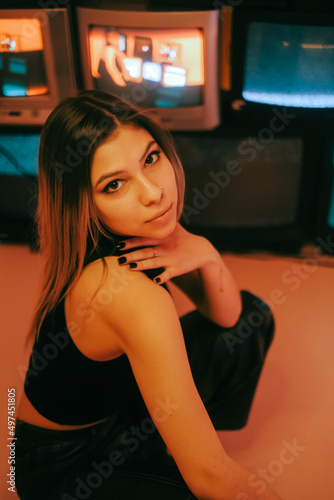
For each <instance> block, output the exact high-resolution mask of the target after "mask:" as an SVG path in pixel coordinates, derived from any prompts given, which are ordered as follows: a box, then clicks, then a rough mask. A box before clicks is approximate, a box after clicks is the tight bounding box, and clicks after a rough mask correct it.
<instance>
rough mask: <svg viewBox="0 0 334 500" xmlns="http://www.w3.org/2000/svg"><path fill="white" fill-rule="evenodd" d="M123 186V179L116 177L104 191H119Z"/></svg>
mask: <svg viewBox="0 0 334 500" xmlns="http://www.w3.org/2000/svg"><path fill="white" fill-rule="evenodd" d="M121 187H122V181H121V180H119V179H115V180H113V181H111V182H109V183H108V184H107V185H106V186H105V188H104V190H103V192H104V193H113V192H115V191H118V190H119V189H120V188H121Z"/></svg>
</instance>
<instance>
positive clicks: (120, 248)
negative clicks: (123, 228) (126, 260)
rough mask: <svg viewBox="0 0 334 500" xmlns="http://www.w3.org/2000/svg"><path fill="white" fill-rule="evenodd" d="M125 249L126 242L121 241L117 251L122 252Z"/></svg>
mask: <svg viewBox="0 0 334 500" xmlns="http://www.w3.org/2000/svg"><path fill="white" fill-rule="evenodd" d="M124 247H125V243H124V241H121V242H120V243H118V244H117V245H116V248H117V250H122V248H124Z"/></svg>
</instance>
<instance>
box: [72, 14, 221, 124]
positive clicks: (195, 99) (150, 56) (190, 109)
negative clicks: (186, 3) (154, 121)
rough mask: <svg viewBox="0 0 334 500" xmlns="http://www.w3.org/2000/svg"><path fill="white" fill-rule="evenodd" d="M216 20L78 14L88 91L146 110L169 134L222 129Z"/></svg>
mask: <svg viewBox="0 0 334 500" xmlns="http://www.w3.org/2000/svg"><path fill="white" fill-rule="evenodd" d="M218 18H219V12H218V11H215V10H213V11H202V12H147V11H141V12H132V11H128V12H124V11H113V10H99V9H94V8H92V9H88V8H78V9H77V22H78V31H79V44H80V51H81V59H82V71H83V81H84V87H85V88H86V89H99V90H104V91H107V92H110V93H112V94H115V95H118V96H121V97H123V98H124V99H126V100H128V101H130V102H132V103H134V104H137V105H139V106H144V107H147V108H149V109H150V110H152V111H155V113H156V114H157V115H158V116H159V117H160V119H161V121H162V123H163V124H164V125H165V126H166V127H167V128H169V129H171V130H209V129H213V128H215V127H217V126H218V125H219V115H220V113H219V103H218V101H219V99H218V97H219V89H218V86H219V82H218V68H217V65H218V26H219V23H218Z"/></svg>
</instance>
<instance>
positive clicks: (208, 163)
mask: <svg viewBox="0 0 334 500" xmlns="http://www.w3.org/2000/svg"><path fill="white" fill-rule="evenodd" d="M218 132H219V133H218ZM173 136H174V141H175V144H176V149H177V152H178V154H179V157H180V159H181V162H182V164H183V167H184V170H185V177H186V192H185V204H184V209H183V213H182V217H181V223H182V224H183V225H184V226H185V227H188V228H189V230H191V231H192V232H195V233H197V234H202V235H203V236H206V237H207V238H209V239H210V240H211V241H212V242H213V243H214V244H215V245H216V246H217V248H219V249H220V250H223V251H224V250H233V251H239V250H240V251H245V250H249V249H255V250H257V249H268V250H274V251H276V252H280V251H281V252H288V253H290V252H294V253H295V252H298V250H299V249H300V247H301V246H302V245H303V244H304V243H305V242H306V241H307V240H309V239H310V238H311V237H312V235H311V227H310V220H311V218H312V210H314V196H315V193H314V185H315V180H316V177H317V167H318V162H317V161H316V159H317V154H318V153H317V151H318V150H317V147H315V145H314V141H312V140H310V137H308V136H306V135H302V134H296V135H293V136H290V135H289V136H288V135H281V136H278V137H276V138H274V139H273V140H272V141H270V142H268V143H267V144H264V143H261V142H260V141H258V142H256V140H255V136H254V135H253V134H252V133H250V131H249V129H241V128H239V129H236V128H230V129H227V128H225V129H224V130H223V132H222V131H221V130H219V131H214V132H210V133H208V132H196V133H192V134H190V133H187V132H178V133H174V134H173Z"/></svg>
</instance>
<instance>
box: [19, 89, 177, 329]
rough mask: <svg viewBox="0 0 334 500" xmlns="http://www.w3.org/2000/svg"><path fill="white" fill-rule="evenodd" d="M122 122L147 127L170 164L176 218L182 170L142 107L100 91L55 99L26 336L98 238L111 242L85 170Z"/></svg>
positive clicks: (44, 146) (42, 153)
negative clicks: (36, 293) (36, 285)
mask: <svg viewBox="0 0 334 500" xmlns="http://www.w3.org/2000/svg"><path fill="white" fill-rule="evenodd" d="M122 125H133V126H137V127H140V128H143V129H145V130H147V132H149V133H150V134H151V136H152V137H153V139H154V140H155V141H156V142H157V144H158V145H159V147H160V148H161V149H162V151H163V152H164V154H165V155H166V157H167V158H168V159H169V161H170V162H171V164H172V166H173V169H174V172H175V177H176V183H177V190H178V207H177V208H178V217H180V216H181V212H182V208H183V199H184V173H183V169H182V165H181V163H180V160H179V158H178V156H177V154H176V151H175V148H174V144H173V139H172V137H171V135H170V133H169V132H168V131H167V130H165V129H163V128H162V127H161V126H160V125H159V124H158V123H157V122H156V121H155V120H154V119H153V118H152V117H151V116H150V115H149V114H148V113H147V112H146V111H145V110H143V109H141V108H138V107H137V106H134V105H132V104H129V103H127V102H126V101H124V100H123V99H120V98H119V97H116V96H113V95H111V94H108V93H106V92H103V91H95V90H87V91H83V92H81V93H80V94H79V95H78V96H77V97H69V98H67V99H64V100H63V101H61V102H60V104H59V105H58V106H57V107H56V108H55V109H54V110H53V111H52V113H51V114H50V115H49V117H48V119H47V120H46V122H45V124H44V126H43V129H42V132H41V138H40V145H39V158H38V162H39V173H38V207H37V212H36V224H37V228H38V247H39V251H40V253H41V255H42V257H43V264H44V273H43V278H42V279H43V282H42V289H41V293H40V297H39V301H38V304H37V306H36V311H35V315H34V319H33V324H32V327H31V329H30V332H29V336H28V338H31V337H34V336H38V333H39V331H40V327H41V324H42V322H43V320H44V318H45V317H46V315H47V314H48V313H50V312H51V311H52V310H53V309H54V308H55V307H56V306H57V305H58V304H59V302H60V301H61V300H62V299H64V298H65V296H66V295H67V294H68V293H69V291H70V290H71V288H72V287H73V286H74V285H75V283H76V282H77V280H78V279H79V277H80V274H81V271H82V269H83V267H84V264H85V261H86V260H87V258H88V257H89V254H92V253H93V252H94V251H95V250H96V249H98V246H99V240H100V238H101V236H102V235H103V236H104V237H107V238H110V240H111V242H112V233H110V231H108V228H106V227H105V226H104V225H103V223H102V222H101V221H100V219H99V216H98V213H97V209H96V207H95V204H94V200H93V195H92V187H91V181H90V172H91V164H92V159H93V156H94V153H95V151H96V149H97V148H98V146H99V145H101V144H102V143H103V142H104V141H105V140H107V139H109V138H110V137H112V135H113V133H114V132H115V131H116V130H117V129H118V128H119V127H121V126H122Z"/></svg>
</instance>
